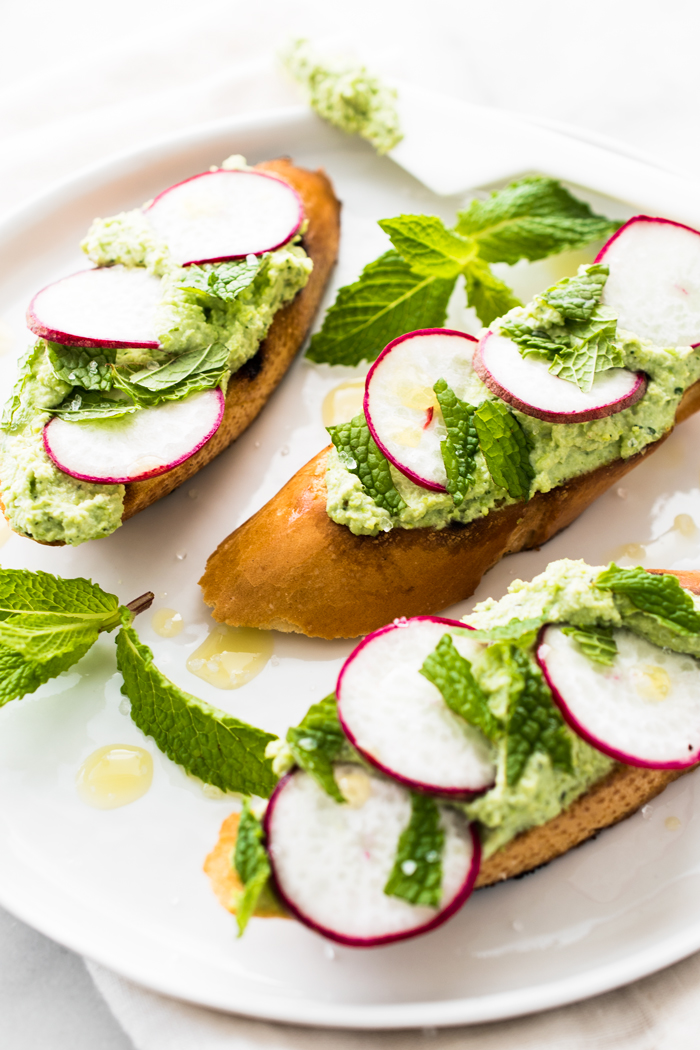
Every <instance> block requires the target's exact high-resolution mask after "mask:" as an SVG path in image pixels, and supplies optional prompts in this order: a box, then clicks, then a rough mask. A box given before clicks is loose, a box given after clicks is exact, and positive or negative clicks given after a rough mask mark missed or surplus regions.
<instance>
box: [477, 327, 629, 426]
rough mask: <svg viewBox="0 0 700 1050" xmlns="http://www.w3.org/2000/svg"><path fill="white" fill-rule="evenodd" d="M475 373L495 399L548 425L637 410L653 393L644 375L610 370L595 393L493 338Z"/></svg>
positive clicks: (483, 342)
mask: <svg viewBox="0 0 700 1050" xmlns="http://www.w3.org/2000/svg"><path fill="white" fill-rule="evenodd" d="M474 371H475V372H476V373H477V375H478V376H479V377H480V379H481V380H482V381H483V382H484V383H485V385H486V386H487V387H488V388H489V390H491V391H492V392H493V393H494V394H497V395H498V397H500V398H501V399H502V400H503V401H507V403H508V404H509V405H512V406H513V408H516V409H517V410H518V411H519V412H524V413H525V415H528V416H535V418H536V419H544V420H545V421H546V422H547V423H585V422H586V421H587V420H589V419H603V418H604V417H605V416H612V415H614V413H615V412H621V411H622V410H623V409H624V408H629V407H630V406H631V405H634V404H636V402H637V401H639V399H640V398H642V397H643V396H644V392H645V390H646V388H647V380H646V376H645V375H644V374H643V373H642V372H630V371H629V370H628V369H627V368H610V369H608V370H607V371H606V372H599V373H598V375H597V376H596V378H595V380H594V382H593V386H592V387H591V389H590V390H579V388H578V387H577V386H576V384H575V383H571V382H569V380H568V379H560V378H559V377H558V376H555V375H552V373H551V372H550V371H549V364H548V362H547V361H542V360H540V359H538V358H536V357H523V356H522V354H521V353H520V350H519V349H518V346H517V344H516V343H514V342H513V340H512V339H507V338H506V337H505V336H504V335H498V334H497V333H495V332H487V333H486V334H485V335H484V336H482V338H481V339H480V340H479V345H478V346H477V348H476V350H475V351H474Z"/></svg>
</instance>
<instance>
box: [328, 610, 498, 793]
mask: <svg viewBox="0 0 700 1050" xmlns="http://www.w3.org/2000/svg"><path fill="white" fill-rule="evenodd" d="M455 627H458V628H460V629H461V631H464V630H465V624H463V623H460V622H459V621H458V620H445V619H443V618H441V617H439V616H417V617H415V618H414V619H412V620H397V621H395V622H394V623H393V624H390V625H389V626H388V627H382V628H381V629H380V630H379V631H375V632H374V634H370V635H368V636H367V637H366V638H365V639H364V640H363V641H362V642H360V644H359V645H358V646H357V648H356V649H355V651H354V652H353V653H351V654H350V656H349V657H348V659H347V660H346V661H345V664H344V665H343V668H342V670H341V672H340V676H339V678H338V685H337V691H336V695H337V697H338V717H339V718H340V723H341V725H342V727H343V730H344V732H345V733H346V735H347V737H348V738H349V740H350V742H351V743H352V745H353V746H354V747H355V748H357V750H358V751H359V752H360V754H361V755H363V756H364V758H366V759H367V761H368V762H370V763H371V764H372V765H373V766H376V768H377V769H380V770H382V771H383V772H384V773H387V774H388V775H389V776H391V777H393V778H394V779H396V780H399V781H401V782H402V783H403V784H406V785H407V786H408V787H411V788H415V789H417V790H419V791H435V792H439V793H440V794H443V795H454V796H455V797H458V798H469V797H472V796H473V795H475V794H479V793H481V792H483V791H486V790H487V789H488V788H490V787H492V786H493V784H494V782H495V779H496V767H495V765H494V761H493V752H492V748H491V745H490V744H489V743H488V741H487V740H486V738H485V737H484V736H483V735H482V733H481V732H480V731H479V730H478V729H476V728H474V727H473V726H470V725H469V724H468V723H467V722H465V721H464V719H463V718H460V717H459V715H456V714H455V713H454V712H453V711H451V710H450V708H449V707H448V706H447V704H446V703H445V701H444V700H443V698H442V695H441V693H440V691H439V690H438V689H437V687H436V686H434V685H433V684H432V682H429V681H428V679H427V678H425V677H424V676H423V675H422V674H420V673H419V672H420V668H421V667H422V665H423V661H424V660H425V658H426V657H427V656H429V655H430V653H432V652H433V650H434V649H435V647H436V645H437V644H438V642H439V641H440V639H441V638H442V636H443V635H444V634H446V633H452V632H451V631H450V628H455ZM461 631H460V632H457V633H454V634H453V636H452V640H453V642H454V644H455V646H456V648H457V649H458V651H459V652H460V653H461V654H462V656H465V657H466V658H467V659H468V660H472V659H473V658H474V656H476V655H477V654H478V653H479V652H481V651H482V650H483V646H482V645H481V643H479V642H476V641H472V640H471V639H470V638H469V637H467V636H466V635H465V634H462V633H461Z"/></svg>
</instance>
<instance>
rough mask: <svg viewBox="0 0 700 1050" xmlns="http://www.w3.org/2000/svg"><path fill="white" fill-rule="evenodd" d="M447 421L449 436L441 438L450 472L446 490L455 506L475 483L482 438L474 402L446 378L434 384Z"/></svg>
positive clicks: (447, 469)
mask: <svg viewBox="0 0 700 1050" xmlns="http://www.w3.org/2000/svg"><path fill="white" fill-rule="evenodd" d="M433 390H434V391H435V395H436V397H437V400H438V404H439V406H440V411H441V412H442V418H443V419H444V421H445V428H446V429H447V437H446V439H445V440H444V441H441V442H440V449H441V451H442V458H443V462H444V464H445V471H446V472H447V485H446V488H447V491H448V492H449V494H450V495H451V496H452V499H453V500H454V502H455V506H459V504H460V503H464V501H465V499H466V498H467V494H468V492H469V489H470V487H471V486H472V485H473V484H474V469H475V467H474V458H475V456H476V453H477V452H478V451H479V438H478V437H477V433H476V427H475V426H474V418H473V417H474V412H475V411H476V410H475V408H474V406H473V405H468V404H467V402H466V401H461V400H460V399H459V398H458V397H457V395H456V394H455V392H454V390H452V389H451V387H449V386H448V385H447V382H446V381H445V380H444V379H438V381H437V383H436V384H435V386H434V387H433Z"/></svg>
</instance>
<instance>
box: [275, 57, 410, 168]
mask: <svg viewBox="0 0 700 1050" xmlns="http://www.w3.org/2000/svg"><path fill="white" fill-rule="evenodd" d="M283 59H284V63H285V65H286V67H287V69H288V70H289V72H290V73H291V75H292V76H293V77H294V79H295V80H298V81H299V83H300V84H302V85H303V86H304V87H305V88H306V91H307V93H308V96H309V105H310V106H311V107H312V109H314V110H315V111H316V112H317V113H318V115H319V116H320V117H323V119H324V120H327V121H328V122H329V123H330V124H334V125H335V127H337V128H340V129H341V130H342V131H345V132H347V133H348V134H350V135H361V136H362V138H364V139H367V141H368V142H371V143H372V145H373V146H374V148H375V149H376V151H377V153H387V152H388V151H389V150H390V149H393V148H394V146H398V144H399V142H400V141H401V139H402V138H403V136H402V134H401V131H400V129H399V118H398V115H397V113H396V92H395V91H392V90H391V89H390V88H388V87H386V85H385V84H383V83H382V82H381V80H379V79H378V78H377V77H374V76H371V75H370V74H369V73H368V72H367V70H366V69H365V67H364V66H351V65H331V64H324V63H323V62H320V61H319V60H318V59H317V58H316V57H315V56H314V55H313V54H312V52H311V50H310V48H309V45H308V42H307V41H306V40H297V41H295V42H294V44H293V45H292V47H291V48H290V49H289V50H288V51H287V53H286V54H285V55H284V56H283Z"/></svg>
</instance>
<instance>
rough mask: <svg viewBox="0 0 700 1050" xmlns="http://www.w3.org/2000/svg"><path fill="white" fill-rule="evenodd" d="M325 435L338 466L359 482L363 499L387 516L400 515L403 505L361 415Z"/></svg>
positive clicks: (385, 463)
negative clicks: (386, 512)
mask: <svg viewBox="0 0 700 1050" xmlns="http://www.w3.org/2000/svg"><path fill="white" fill-rule="evenodd" d="M328 433H329V434H330V436H331V440H332V441H333V444H334V445H335V447H336V448H337V450H338V457H339V459H340V462H341V463H342V464H343V466H344V467H345V468H346V469H347V470H349V471H350V473H351V474H355V475H356V476H357V477H358V478H359V479H360V481H361V482H362V487H363V489H364V490H365V492H366V493H367V495H368V496H370V497H371V499H373V500H374V502H375V503H376V504H377V506H378V507H382V508H383V509H384V510H387V511H389V513H390V514H400V513H401V511H402V510H403V509H404V507H405V506H406V504H405V502H404V500H403V499H402V497H401V495H400V493H399V491H398V489H397V488H396V486H395V485H394V482H393V479H392V477H391V471H390V470H389V462H388V460H387V459H386V457H385V456H384V455H383V454H382V453H381V452H380V451H379V448H378V446H377V444H376V442H375V440H374V438H373V437H372V435H371V433H370V430H369V427H368V426H367V420H366V419H365V417H364V414H363V413H360V414H359V415H357V416H355V418H354V419H351V420H350V422H349V423H340V424H339V425H338V426H336V427H328Z"/></svg>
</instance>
